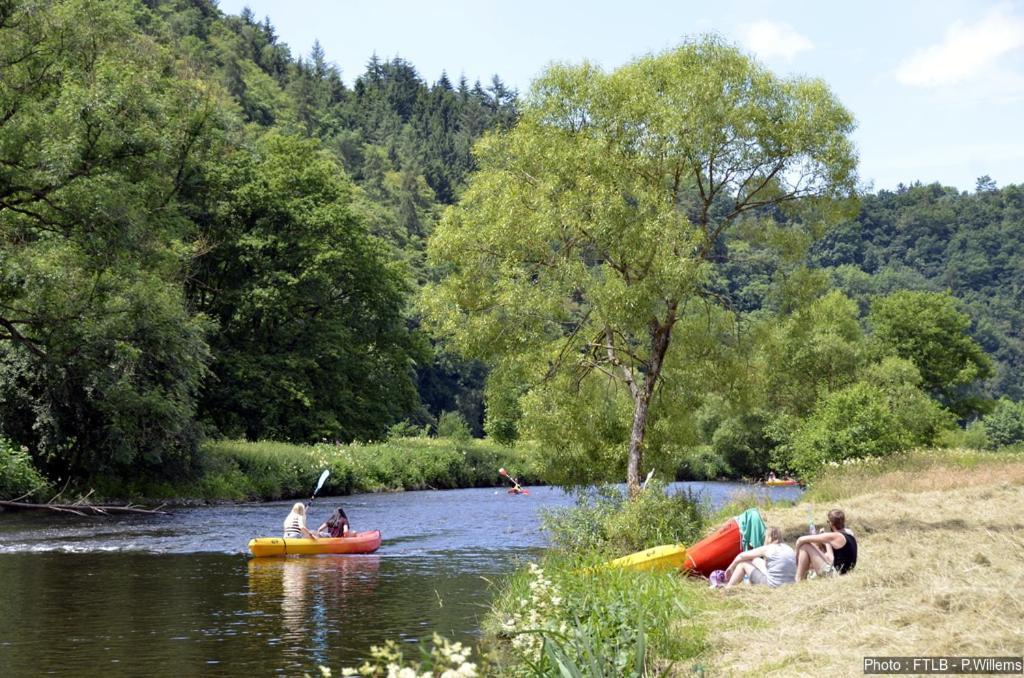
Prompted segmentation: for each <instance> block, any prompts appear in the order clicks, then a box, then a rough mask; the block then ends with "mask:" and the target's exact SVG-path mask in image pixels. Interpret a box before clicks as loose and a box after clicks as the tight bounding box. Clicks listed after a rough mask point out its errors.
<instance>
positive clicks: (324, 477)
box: [313, 469, 331, 494]
mask: <svg viewBox="0 0 1024 678" xmlns="http://www.w3.org/2000/svg"><path fill="white" fill-rule="evenodd" d="M329 475H331V472H330V471H328V470H327V469H324V472H323V473H321V474H320V480H318V481H317V483H316V489H315V490H313V494H316V493H317V492H319V491H320V488H321V487H323V486H324V483H326V482H327V476H329Z"/></svg>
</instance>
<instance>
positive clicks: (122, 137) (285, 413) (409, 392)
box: [0, 0, 1024, 478]
mask: <svg viewBox="0 0 1024 678" xmlns="http://www.w3.org/2000/svg"><path fill="white" fill-rule="evenodd" d="M324 30H325V31H329V30H331V27H329V26H328V27H324ZM521 106H522V104H521V101H520V99H519V96H518V93H517V92H515V91H514V90H512V89H510V88H509V87H507V86H506V85H505V84H504V83H502V81H501V80H500V78H498V77H497V76H495V77H494V78H493V79H492V80H491V81H490V82H488V83H486V84H481V83H480V82H472V83H470V82H469V81H467V80H466V79H465V78H464V77H460V78H454V79H452V78H450V77H449V76H448V75H447V74H445V73H441V74H437V79H436V80H434V81H432V82H428V81H427V80H426V79H424V77H423V76H422V75H421V74H419V73H418V72H417V71H416V69H415V67H414V66H413V65H412V64H410V63H408V62H406V61H404V60H401V59H392V60H381V59H379V58H377V57H376V56H371V57H370V58H369V61H368V64H367V68H366V70H365V72H364V73H362V74H359V75H358V76H356V77H355V78H354V79H352V80H351V81H350V82H346V80H345V79H343V77H342V74H341V73H340V72H339V71H338V70H337V68H336V67H334V66H333V65H332V64H331V63H330V60H329V55H327V54H325V53H324V51H323V49H322V48H321V47H320V46H319V45H314V47H313V49H312V51H311V52H310V53H309V54H302V55H300V54H296V53H294V52H293V51H292V50H291V49H290V48H289V47H288V46H287V45H285V44H284V43H282V42H281V41H280V39H279V38H278V36H277V35H276V34H275V31H274V28H273V26H272V24H271V22H270V20H269V19H263V20H260V19H257V18H256V17H254V16H253V15H252V14H251V13H250V12H243V14H242V15H241V16H227V15H225V14H224V13H223V12H221V11H220V10H219V9H217V7H216V4H215V3H214V2H212V1H211V0H145V1H142V0H120V1H114V0H0V438H3V439H6V441H8V442H7V443H4V444H2V445H0V448H3V449H10V450H12V451H16V450H17V449H19V448H22V447H24V448H25V449H26V450H27V451H28V454H29V455H30V456H31V459H32V461H33V463H34V464H35V465H36V466H37V467H38V468H40V469H42V470H43V471H44V472H45V473H46V474H47V475H49V476H50V477H52V478H56V477H67V476H72V477H84V476H89V475H94V474H97V473H102V474H110V475H130V474H134V473H139V472H146V473H152V474H156V475H164V476H168V477H172V476H184V475H187V474H188V473H189V472H190V469H191V468H192V467H193V465H194V461H195V457H196V454H197V450H198V444H199V441H201V440H202V439H203V438H204V437H232V438H247V439H251V440H256V439H273V440H282V441H291V442H312V441H321V440H331V441H333V440H337V441H351V440H370V439H380V438H382V437H384V436H386V435H387V432H388V430H389V428H390V427H392V426H394V425H395V424H400V423H402V422H407V423H408V426H406V429H405V430H412V429H411V427H413V426H415V427H424V426H426V427H429V426H433V425H436V422H437V419H438V418H439V417H440V416H441V415H442V413H444V412H446V411H457V412H459V413H460V414H461V416H462V417H463V418H464V419H465V420H466V421H467V422H468V424H469V426H470V428H471V430H472V431H473V432H474V433H476V434H477V435H480V434H482V433H483V431H484V429H485V428H486V430H487V431H488V432H489V433H490V434H491V435H492V437H495V438H497V439H500V440H505V441H512V440H514V439H515V438H516V437H517V436H520V435H523V434H529V433H530V432H531V431H533V432H534V433H537V432H538V431H539V430H540V429H538V428H537V427H538V426H540V427H541V428H543V429H545V430H547V431H549V432H551V431H556V432H558V435H560V436H564V439H565V440H566V441H569V442H571V444H572V445H574V446H578V447H588V446H589V449H609V448H610V447H612V446H616V445H618V446H621V445H622V441H623V437H624V435H625V433H624V432H623V431H622V430H621V429H620V428H618V427H617V424H613V423H611V422H617V421H619V420H618V419H617V418H616V417H614V416H609V417H608V418H607V422H609V423H608V425H607V427H606V428H605V429H602V428H601V427H600V426H598V427H594V426H583V425H581V426H579V427H577V426H576V424H578V423H579V422H581V421H583V414H584V412H583V410H585V409H588V408H591V414H592V412H593V410H592V408H594V407H600V408H605V410H606V411H607V412H609V413H610V412H612V411H613V410H615V408H616V407H618V404H617V403H616V402H615V401H614V399H613V400H610V401H609V400H603V399H601V398H599V397H598V396H597V395H595V394H586V393H584V394H582V395H581V396H580V397H579V398H578V399H577V400H575V401H574V403H575V404H572V403H565V402H562V403H553V402H546V401H541V400H536V399H534V401H533V402H532V405H531V402H530V401H529V399H527V400H525V401H524V396H525V391H524V382H523V381H522V380H521V379H520V377H523V378H525V376H524V375H522V374H519V375H517V374H515V373H514V372H510V371H508V370H504V371H503V370H500V369H499V370H497V371H495V372H493V373H492V377H493V378H492V379H491V380H490V384H489V385H488V386H487V387H486V394H487V397H486V403H485V382H486V381H487V377H488V372H489V368H488V367H485V365H484V364H483V363H481V362H475V361H473V360H469V359H465V358H462V357H459V355H457V354H456V353H455V352H454V351H453V350H451V349H448V348H446V347H445V344H443V343H439V342H438V340H437V339H434V338H432V337H430V336H429V335H428V334H427V333H426V332H425V331H424V330H423V329H422V328H421V326H420V317H419V311H418V310H417V305H416V303H415V302H416V299H417V295H418V293H419V289H420V288H421V287H422V286H423V285H424V284H427V283H429V282H431V281H436V280H438V279H440V278H441V277H443V276H444V275H445V274H446V271H445V270H444V268H443V267H440V268H435V267H432V266H431V265H430V264H429V263H428V262H427V259H426V243H427V241H428V239H429V238H430V236H431V234H432V233H433V232H434V229H435V224H436V223H437V222H438V220H439V219H440V217H441V214H442V212H443V211H444V209H445V208H446V207H447V206H449V205H453V204H455V203H457V202H458V200H459V198H460V196H461V195H462V192H463V191H464V189H465V187H466V185H467V182H468V180H469V178H470V177H471V176H472V174H473V172H474V170H475V169H476V160H475V159H474V155H473V152H472V149H473V146H474V144H475V143H476V141H477V140H478V139H480V138H481V137H482V136H483V135H484V134H485V133H487V132H488V131H500V130H507V129H509V128H510V127H512V126H513V125H514V124H515V122H516V120H517V119H518V117H519V115H520V111H521ZM1022 208H1024V189H1022V188H1021V187H1019V186H1008V187H1003V188H999V187H997V186H996V185H995V183H994V182H993V181H991V180H990V179H988V178H987V177H986V178H983V179H982V180H979V184H978V186H977V187H976V190H975V191H973V192H958V191H956V190H954V189H951V188H944V187H941V186H938V185H920V184H913V185H911V186H909V187H901V188H900V189H899V190H897V191H895V192H888V191H881V192H879V193H877V194H873V195H866V196H863V197H862V200H861V202H860V207H859V211H858V212H855V213H851V216H850V218H849V219H847V220H845V221H843V222H842V223H841V224H840V225H839V227H838V228H836V229H833V230H832V231H830V232H829V233H828V234H826V235H825V237H824V238H822V239H819V240H817V241H815V242H812V241H811V240H809V239H804V240H801V239H797V240H796V241H793V240H789V241H786V242H782V241H779V240H778V239H776V241H772V242H768V240H770V239H771V238H768V239H766V237H765V236H764V235H763V234H762V236H758V237H754V236H752V235H751V234H750V233H746V232H743V230H742V229H737V230H735V231H731V232H730V233H728V234H726V237H725V238H723V240H722V243H721V245H720V251H716V254H717V255H718V256H719V257H720V258H721V263H722V266H720V267H719V269H718V271H719V273H718V275H719V277H718V278H717V279H716V280H714V281H711V283H710V288H713V289H714V290H715V292H716V294H718V295H720V297H721V298H722V299H724V300H725V302H726V303H725V304H724V305H723V306H722V308H724V309H727V310H728V314H729V315H728V317H727V316H726V315H718V314H717V312H716V314H714V315H713V316H712V315H707V314H705V315H704V316H700V314H697V315H695V316H694V317H693V318H687V319H686V322H693V323H697V322H698V320H700V321H701V322H704V323H705V326H706V327H707V328H708V333H707V335H706V336H705V335H701V336H703V337H704V339H707V338H709V337H712V336H715V337H717V339H716V342H717V343H714V344H713V343H709V344H708V346H707V350H706V353H705V355H707V356H710V357H715V356H716V355H717V357H718V358H719V360H718V362H717V367H716V369H715V370H704V371H703V372H702V375H703V376H702V378H706V380H705V381H703V382H701V383H703V384H705V385H706V388H705V389H704V390H703V391H701V392H699V393H691V394H688V395H687V396H686V397H680V398H678V399H676V400H674V401H673V402H672V408H669V409H666V412H671V413H672V416H673V417H674V418H675V419H676V420H677V421H676V423H674V424H671V425H670V424H669V423H663V424H662V425H661V428H659V429H657V433H656V435H655V436H654V438H653V440H652V444H653V445H655V446H661V447H662V448H664V449H665V450H667V451H669V452H671V454H669V455H668V456H669V457H670V458H671V459H674V460H675V462H673V463H675V464H676V466H677V467H678V468H680V469H682V472H683V473H688V474H694V475H700V474H704V475H715V474H718V473H734V474H741V473H756V472H760V471H762V470H764V469H767V468H768V467H770V466H776V467H779V468H783V467H786V465H787V464H791V462H792V459H794V458H795V457H793V456H792V453H791V452H787V453H786V454H785V455H781V452H779V450H790V451H791V450H793V449H797V448H796V447H794V445H796V446H797V447H799V445H803V446H804V447H803V448H800V449H804V450H805V451H804V452H801V454H804V455H805V456H806V455H811V456H813V455H814V454H817V453H816V452H813V451H808V450H812V449H818V448H816V447H815V445H818V446H819V447H820V445H819V443H818V442H815V440H817V439H815V438H814V435H815V434H814V432H813V431H811V428H808V427H811V424H809V423H807V422H811V421H812V418H814V417H817V419H813V421H815V422H817V423H815V424H814V425H813V426H815V427H818V428H816V429H815V430H818V431H819V432H820V431H826V430H828V429H829V428H830V427H831V428H832V429H835V428H836V427H837V426H839V424H837V423H836V422H835V421H832V420H830V419H829V417H830V416H834V417H839V416H840V414H841V413H842V412H844V411H848V410H849V407H850V402H862V403H874V404H875V405H878V407H879V408H880V410H881V411H882V413H883V414H884V415H885V416H887V417H889V418H890V419H891V418H892V417H896V419H893V421H894V422H896V423H894V424H893V425H894V426H897V427H902V429H901V430H913V431H917V433H914V434H913V435H911V434H901V436H902V437H900V436H897V438H894V439H893V440H890V441H888V442H886V443H885V444H886V445H888V446H890V447H891V446H892V445H906V444H910V443H911V442H915V443H916V442H920V441H923V440H934V439H936V438H937V436H938V435H939V433H938V432H939V431H940V430H941V429H944V428H946V427H948V426H952V425H953V424H954V423H956V422H959V424H960V425H964V424H966V423H969V422H971V421H973V420H974V419H977V418H978V417H979V416H982V415H984V414H985V413H986V412H988V411H989V410H991V409H992V406H993V400H994V399H996V398H999V397H1004V396H1005V397H1009V398H1011V399H1013V400H1020V398H1021V396H1022V392H1024V377H1022V376H1021V375H1022V370H1021V368H1022V367H1024V344H1022V339H1021V336H1022V335H1021V330H1022V323H1024V311H1022V308H1024V306H1022V301H1024V300H1022V289H1021V281H1022V280H1024V263H1022V256H1024V255H1022V254H1021V253H1022V252H1024V242H1022V241H1024V214H1022ZM762 216H763V217H765V218H770V219H777V220H778V221H779V223H780V224H781V223H782V221H783V220H784V218H785V217H784V216H783V215H782V214H775V215H773V214H765V215H762ZM710 288H709V289H710ZM701 318H703V320H701ZM908 318H909V319H911V320H910V322H909V323H907V322H905V321H906V320H907V319H908ZM929 323H931V324H929ZM924 327H932V329H933V330H934V333H933V335H931V339H930V340H921V339H920V330H921V329H922V328H924ZM694 336H698V335H694ZM704 339H702V340H704ZM935 341H939V342H940V343H941V342H944V341H946V342H948V345H949V347H950V350H949V351H947V352H946V353H942V352H941V351H938V352H936V351H935V345H934V344H935ZM755 345H756V346H755ZM979 347H980V348H979ZM725 348H728V351H729V352H728V355H726V354H725V353H724V352H723V353H720V354H716V351H719V350H720V349H721V350H723V351H724V349H725ZM982 349H983V351H982ZM886 360H888V361H889V362H885V361H886ZM492 367H493V366H492ZM741 368H742V369H741ZM694 369H696V368H694ZM740 374H742V375H744V376H743V378H742V379H740V377H739V376H737V375H740ZM723 385H728V386H729V387H730V388H729V389H726V388H723ZM730 389H731V390H730ZM850 389H854V390H853V391H851V390H850ZM856 389H860V390H856ZM887 389H888V390H887ZM901 389H902V390H901ZM880 393H881V394H883V395H884V398H885V399H884V400H880V398H882V396H881V395H879V394H880ZM893 394H897V395H893ZM899 394H902V395H899ZM918 394H920V397H922V398H925V399H926V400H925V401H922V402H923V403H928V405H927V406H924V405H922V402H917V401H916V400H915V399H916V398H918V397H919V396H918ZM669 395H671V394H670V393H669V392H666V397H668V396H669ZM591 396H593V398H592V397H591ZM897 396H898V397H900V398H904V399H903V400H900V401H899V403H902V404H901V405H899V406H896V405H892V403H893V402H895V401H894V400H893V399H894V398H897ZM904 396H905V397H904ZM673 397H674V396H673ZM858 399H859V400H858ZM886 403H888V404H886ZM915 403H916V405H915ZM524 407H525V408H526V409H529V407H535V408H538V409H539V410H543V411H544V412H546V413H547V415H548V418H547V419H546V420H545V419H544V418H543V417H542V418H539V419H538V418H533V419H529V418H527V419H524ZM901 407H905V408H910V409H908V410H906V412H910V411H911V410H913V412H916V413H919V414H920V416H921V417H924V419H922V420H914V421H910V420H909V419H908V420H903V419H899V417H901V416H903V415H901V414H900V412H904V410H902V409H900V408H901ZM573 408H575V411H569V410H572V409H573ZM844 408H845V409H844ZM485 410H486V415H485ZM872 412H873V411H872ZM830 413H831V414H830ZM864 416H865V421H868V420H871V418H872V417H875V414H872V413H871V412H869V413H867V414H865V415H864ZM878 416H882V415H881V414H879V415H878ZM907 416H909V415H907ZM887 421H888V420H887ZM539 422H543V423H539ZM531 426H532V427H533V428H532V429H531V428H530V427H531ZM907 427H910V428H907ZM914 427H917V428H914ZM805 429H806V432H805V433H800V434H798V432H799V431H803V430H805ZM794 436H796V437H794ZM800 436H803V437H800ZM801 441H803V442H801ZM798 443H799V445H798ZM820 444H821V445H824V444H826V443H820ZM828 444H832V443H828ZM12 453H13V452H12ZM780 455H781V456H780ZM566 468H569V467H566Z"/></svg>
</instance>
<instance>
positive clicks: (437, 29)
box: [219, 0, 1024, 190]
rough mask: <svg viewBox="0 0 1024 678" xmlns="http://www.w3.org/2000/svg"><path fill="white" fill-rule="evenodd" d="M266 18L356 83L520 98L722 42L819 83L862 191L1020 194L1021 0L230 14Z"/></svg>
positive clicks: (373, 6)
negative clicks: (532, 89)
mask: <svg viewBox="0 0 1024 678" xmlns="http://www.w3.org/2000/svg"><path fill="white" fill-rule="evenodd" d="M219 6H220V8H221V9H222V10H223V11H224V12H226V13H229V14H237V13H239V12H241V10H242V8H243V7H246V6H248V7H249V8H250V9H251V10H252V11H253V13H254V14H255V15H256V16H257V17H258V18H259V19H262V18H263V17H269V18H270V22H271V24H273V26H274V27H275V29H276V31H277V34H278V36H279V37H280V39H281V40H282V41H284V42H286V43H287V44H288V45H289V46H290V47H291V50H292V54H293V55H295V56H298V55H308V54H309V51H310V48H311V47H312V45H313V41H314V40H317V39H319V40H320V43H321V45H322V46H323V48H324V50H325V52H326V55H327V60H328V61H330V62H332V63H334V64H335V65H336V66H337V67H338V68H339V69H340V70H341V73H342V78H343V80H344V81H345V83H346V84H348V85H351V84H352V82H353V81H354V80H355V78H356V77H358V76H359V75H360V74H361V73H362V72H363V71H364V70H365V66H366V62H367V61H368V60H369V58H370V56H371V55H373V54H376V55H378V56H379V57H380V58H382V59H390V58H393V57H401V58H403V59H405V60H407V61H409V62H410V63H411V64H412V65H413V66H415V67H416V69H417V71H418V72H419V74H420V76H421V77H423V78H424V80H426V81H427V82H429V83H433V82H434V81H435V80H437V79H438V78H440V76H441V73H442V71H444V72H447V74H448V76H449V78H451V79H452V81H457V79H458V77H459V76H460V75H463V74H464V75H465V76H466V77H467V78H468V79H469V81H470V82H471V83H472V82H473V81H475V80H477V79H479V80H481V81H482V82H484V83H485V84H486V83H487V82H488V81H489V80H490V79H491V76H492V75H494V74H497V75H498V76H500V77H501V79H502V80H503V81H504V82H505V83H506V84H507V85H510V86H513V87H515V88H517V89H518V90H519V91H520V92H525V91H527V90H528V89H529V86H530V83H531V81H532V80H533V78H535V77H536V76H537V75H539V74H540V73H541V72H542V71H543V70H544V68H545V67H546V66H547V65H548V64H550V63H552V62H567V63H580V62H582V61H584V60H588V61H591V62H593V63H597V64H599V65H600V66H601V67H602V68H604V69H605V70H607V71H611V70H614V69H615V68H617V67H618V66H621V65H623V64H625V63H628V62H629V61H630V60H632V59H634V58H636V57H638V56H642V55H645V54H649V53H656V52H660V51H663V50H666V49H671V48H672V47H673V46H675V45H678V44H679V43H680V42H681V41H682V40H684V39H686V38H688V37H694V36H699V35H701V34H706V33H715V34H718V35H720V36H722V37H724V38H725V39H726V40H728V41H730V42H732V43H733V44H735V45H736V46H738V47H740V48H741V49H743V50H744V51H746V52H747V53H749V54H750V55H752V56H754V57H755V58H757V59H758V60H759V61H760V62H761V63H762V64H763V65H765V66H766V67H768V68H770V69H771V70H772V71H774V72H775V73H777V74H779V75H781V76H787V77H790V76H799V77H814V78H821V79H823V80H824V81H825V82H827V83H828V85H829V86H830V87H831V88H832V90H833V91H834V92H835V94H836V95H837V96H838V98H839V100H840V101H841V102H842V103H843V104H844V105H845V106H846V107H847V108H848V109H849V110H850V111H851V112H852V113H853V115H854V116H855V118H856V119H857V125H858V126H857V130H856V132H855V133H854V141H855V142H856V144H857V149H858V154H859V157H860V177H861V182H862V184H863V185H864V187H865V189H866V190H879V189H892V188H895V187H896V186H897V185H898V184H900V183H904V184H909V183H912V182H914V181H921V182H923V183H930V182H933V181H938V182H941V183H942V184H944V185H948V186H954V187H956V188H958V189H960V190H974V187H975V184H976V180H977V178H978V177H980V176H982V175H986V174H987V175H989V176H991V177H992V178H993V179H994V180H995V181H996V182H997V183H998V185H1000V186H1005V185H1007V184H1020V183H1024V0H1009V1H1006V0H1003V1H995V2H990V1H987V0H930V1H920V0H896V1H892V0H889V1H888V2H878V1H877V0H861V2H857V3H850V2H821V1H820V0H815V1H805V0H789V1H787V2H772V1H764V0H762V1H760V2H755V1H754V0H719V1H718V2H714V3H708V2H694V1H692V0H675V1H668V0H661V1H659V0H631V2H625V1H623V0H619V1H618V2H612V1H608V0H591V1H590V2H586V3H583V2H566V1H564V0H563V1H562V2H558V1H556V0H517V1H515V2H512V1H509V0H505V1H504V2H488V1H487V0H435V1H434V2H427V1H424V0H389V1H388V2H368V1H367V0H362V1H359V2H353V1H352V0H287V1H285V0H220V2H219Z"/></svg>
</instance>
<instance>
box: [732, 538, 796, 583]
mask: <svg viewBox="0 0 1024 678" xmlns="http://www.w3.org/2000/svg"><path fill="white" fill-rule="evenodd" d="M725 576H726V578H727V579H728V583H726V585H725V586H726V588H729V587H730V586H735V585H736V584H739V583H740V582H742V581H743V578H744V577H750V583H751V584H767V585H768V586H770V587H772V588H775V587H777V586H782V585H783V584H792V583H793V581H794V580H795V578H796V554H795V553H794V552H793V549H792V548H790V547H789V545H788V544H784V543H782V531H781V530H780V529H779V528H777V527H769V528H768V530H767V533H766V535H765V544H764V546H759V547H758V548H755V549H750V550H748V551H744V552H743V553H741V554H739V555H738V556H736V557H735V558H734V559H733V561H732V565H730V566H729V569H727V570H726V571H725Z"/></svg>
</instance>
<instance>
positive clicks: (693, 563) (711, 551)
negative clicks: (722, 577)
mask: <svg viewBox="0 0 1024 678" xmlns="http://www.w3.org/2000/svg"><path fill="white" fill-rule="evenodd" d="M740 536H741V535H740V526H739V523H737V522H736V519H735V518H730V519H729V520H728V521H726V523H725V524H724V525H722V526H721V527H720V528H718V529H717V530H715V531H714V532H712V533H711V534H709V535H708V536H706V537H704V538H703V539H701V540H700V541H699V542H697V543H696V544H694V545H693V546H691V547H690V548H688V549H686V560H685V561H684V563H683V569H689V570H691V571H693V572H699V573H700V574H702V575H704V576H705V577H707V576H709V575H710V574H711V573H712V572H714V571H715V570H724V569H725V568H727V567H729V565H730V564H731V563H732V560H733V558H735V557H736V556H738V555H739V554H740V546H741V543H740Z"/></svg>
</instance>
